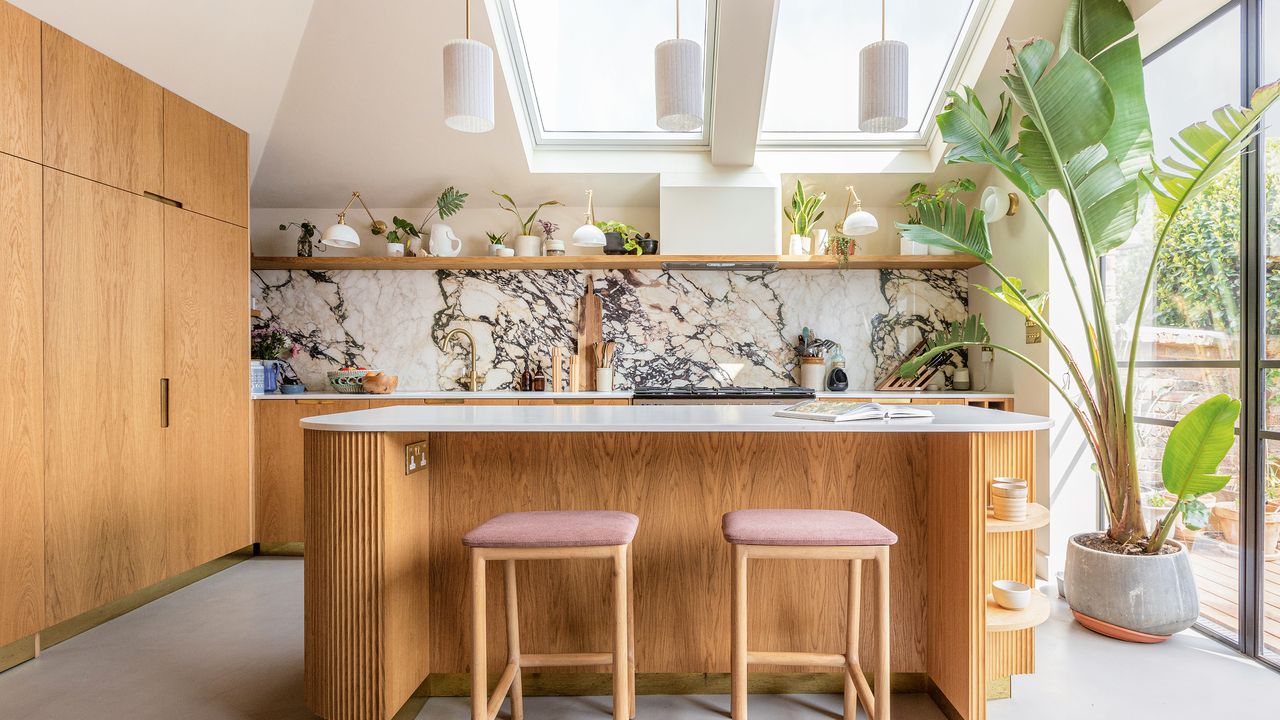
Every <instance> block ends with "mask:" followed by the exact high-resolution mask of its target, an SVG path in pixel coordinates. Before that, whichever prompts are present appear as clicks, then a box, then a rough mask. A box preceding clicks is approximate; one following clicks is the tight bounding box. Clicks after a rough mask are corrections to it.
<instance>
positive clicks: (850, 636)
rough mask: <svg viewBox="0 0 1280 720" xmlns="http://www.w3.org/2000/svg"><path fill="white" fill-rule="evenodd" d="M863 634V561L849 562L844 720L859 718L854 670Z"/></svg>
mask: <svg viewBox="0 0 1280 720" xmlns="http://www.w3.org/2000/svg"><path fill="white" fill-rule="evenodd" d="M861 632H862V561H861V560H850V561H849V613H848V622H847V623H846V625H845V651H844V652H845V662H846V664H847V665H848V667H846V668H845V670H844V720H854V719H855V718H857V717H858V688H857V686H856V685H854V683H853V668H855V667H858V666H859V665H860V664H861V661H860V660H859V658H858V646H859V645H860V642H859V634H860V633H861Z"/></svg>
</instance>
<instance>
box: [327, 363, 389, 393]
mask: <svg viewBox="0 0 1280 720" xmlns="http://www.w3.org/2000/svg"><path fill="white" fill-rule="evenodd" d="M371 372H377V371H376V370H374V369H373V368H366V367H344V368H340V369H338V370H330V371H329V386H330V387H332V388H333V391H334V392H340V393H360V392H364V386H363V385H361V381H362V380H364V376H365V375H368V374H369V373H371Z"/></svg>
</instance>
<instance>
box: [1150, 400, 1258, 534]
mask: <svg viewBox="0 0 1280 720" xmlns="http://www.w3.org/2000/svg"><path fill="white" fill-rule="evenodd" d="M1239 416H1240V401H1239V400H1232V399H1231V398H1229V397H1227V396H1226V395H1215V396H1213V397H1211V398H1209V399H1208V400H1205V401H1204V402H1203V403H1201V404H1200V405H1198V406H1197V407H1196V408H1195V409H1194V410H1192V411H1191V412H1189V413H1187V414H1186V415H1185V416H1184V417H1183V418H1182V419H1181V420H1179V421H1178V424H1176V425H1174V426H1173V430H1171V431H1170V432H1169V441H1168V442H1167V443H1165V447H1164V459H1163V460H1162V461H1161V463H1160V476H1161V479H1162V480H1163V481H1164V488H1165V490H1167V491H1169V494H1171V495H1173V496H1174V497H1175V498H1176V499H1175V500H1174V502H1173V506H1172V507H1170V508H1169V512H1168V513H1167V514H1166V515H1165V516H1164V518H1162V519H1161V520H1160V522H1158V523H1156V526H1155V527H1154V528H1152V530H1151V538H1150V540H1149V541H1148V542H1147V552H1155V551H1156V550H1159V549H1160V547H1161V546H1162V545H1164V541H1165V540H1167V539H1168V538H1169V531H1170V530H1172V529H1173V526H1174V524H1175V523H1176V521H1177V519H1178V516H1179V515H1181V516H1182V523H1183V524H1184V525H1186V527H1187V529H1188V530H1201V529H1203V528H1204V526H1206V525H1208V524H1209V508H1208V507H1207V506H1205V504H1204V503H1203V502H1202V501H1201V500H1200V498H1201V497H1203V496H1205V495H1208V494H1210V493H1215V492H1218V491H1219V490H1221V489H1223V488H1224V487H1226V486H1227V483H1228V482H1229V481H1230V480H1231V476H1230V475H1220V474H1218V466H1219V465H1221V464H1222V459H1223V458H1225V457H1226V456H1227V452H1228V451H1230V450H1231V446H1232V444H1234V443H1235V439H1236V437H1235V423H1236V418H1237V417H1239ZM1162 499H1163V498H1162Z"/></svg>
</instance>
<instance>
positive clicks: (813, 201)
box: [782, 180, 827, 255]
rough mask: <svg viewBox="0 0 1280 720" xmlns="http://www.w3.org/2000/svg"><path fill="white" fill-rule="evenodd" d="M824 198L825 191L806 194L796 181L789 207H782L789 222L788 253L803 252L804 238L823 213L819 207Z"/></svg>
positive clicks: (801, 253)
mask: <svg viewBox="0 0 1280 720" xmlns="http://www.w3.org/2000/svg"><path fill="white" fill-rule="evenodd" d="M826 200H827V194H826V193H818V194H817V195H806V194H805V191H804V185H802V184H801V183H800V181H799V180H797V181H796V191H795V192H793V193H791V207H786V208H783V209H782V212H783V214H784V215H786V216H787V220H788V221H790V222H791V243H790V245H789V246H788V248H787V252H788V254H789V255H803V254H804V253H805V247H804V245H805V240H806V239H808V237H809V233H811V232H812V231H813V229H814V228H815V227H817V226H818V221H819V220H821V219H822V216H823V215H824V214H825V213H824V211H823V210H821V209H820V208H821V207H822V203H824V202H826ZM815 251H816V248H815Z"/></svg>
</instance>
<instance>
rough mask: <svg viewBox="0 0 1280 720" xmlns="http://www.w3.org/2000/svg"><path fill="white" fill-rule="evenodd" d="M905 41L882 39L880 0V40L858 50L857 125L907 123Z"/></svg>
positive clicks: (882, 129) (883, 127)
mask: <svg viewBox="0 0 1280 720" xmlns="http://www.w3.org/2000/svg"><path fill="white" fill-rule="evenodd" d="M907 54H908V53H907V44H906V43H904V42H902V41H901V40H886V39H885V3H884V0H881V2H880V41H879V42H873V43H871V44H870V45H868V46H866V47H864V48H862V51H861V52H859V53H858V67H859V78H858V129H859V130H861V131H862V132H870V133H887V132H895V131H897V130H901V129H902V128H904V127H906V124H907Z"/></svg>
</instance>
